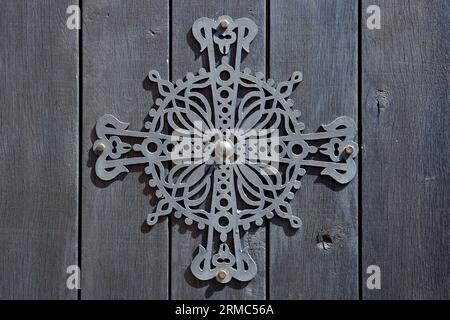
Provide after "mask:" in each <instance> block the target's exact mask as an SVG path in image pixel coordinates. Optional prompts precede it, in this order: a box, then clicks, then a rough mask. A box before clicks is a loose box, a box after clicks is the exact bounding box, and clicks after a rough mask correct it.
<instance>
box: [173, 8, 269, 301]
mask: <svg viewBox="0 0 450 320" xmlns="http://www.w3.org/2000/svg"><path fill="white" fill-rule="evenodd" d="M265 13H266V11H265V1H263V0H257V1H250V0H233V1H231V0H227V1H219V0H213V1H211V0H193V1H182V0H173V3H172V26H173V31H172V34H173V37H172V46H173V52H172V76H173V79H179V78H183V77H184V76H185V75H186V73H187V72H195V71H196V70H198V69H200V68H201V67H207V66H204V65H203V64H202V59H201V57H199V47H198V45H197V43H196V42H195V40H194V38H193V37H192V35H191V27H192V24H193V23H194V21H195V20H197V19H198V18H201V17H209V18H217V17H219V16H221V15H225V14H226V15H229V16H230V17H232V18H233V19H235V18H240V17H248V18H250V19H252V20H253V21H254V22H255V23H256V24H257V26H258V34H257V36H256V38H255V39H254V40H253V42H252V43H251V46H250V54H248V56H247V57H246V59H245V60H244V62H243V66H242V68H245V67H249V68H251V70H252V71H253V72H257V71H261V72H264V71H265ZM172 221H173V228H172V262H171V268H172V272H171V274H172V279H171V288H172V298H173V299H205V298H211V299H264V298H265V235H266V233H265V228H264V227H261V228H259V229H258V230H256V231H254V232H250V233H248V234H247V235H246V236H245V237H244V240H243V242H244V244H245V245H246V246H248V247H249V251H250V254H251V255H252V257H253V258H254V260H255V262H256V263H257V265H258V274H257V276H256V277H255V278H254V279H253V280H252V281H251V282H237V281H235V280H232V281H231V282H230V283H228V284H227V285H221V284H219V283H218V282H217V281H216V280H215V279H213V280H210V281H207V282H204V281H198V280H197V279H196V278H195V277H194V276H193V275H192V273H191V271H190V263H191V261H192V257H193V254H195V253H196V249H197V247H198V245H199V244H200V243H202V241H206V238H204V237H206V233H205V234H203V232H201V233H200V232H198V230H196V227H195V226H193V227H186V226H185V225H184V223H183V222H182V220H179V221H178V220H175V219H173V220H172Z"/></svg>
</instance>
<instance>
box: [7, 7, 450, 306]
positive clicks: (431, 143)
mask: <svg viewBox="0 0 450 320" xmlns="http://www.w3.org/2000/svg"><path fill="white" fill-rule="evenodd" d="M0 5H1V6H0V7H1V10H0V35H1V39H2V45H1V46H0V71H1V72H0V74H1V75H2V79H3V81H2V82H1V83H0V88H1V90H0V92H1V94H0V124H1V125H0V160H1V161H0V177H1V181H0V253H1V254H0V279H1V280H0V299H432V298H433V299H449V298H450V290H449V289H450V288H449V281H448V279H449V276H450V274H449V267H448V266H449V261H450V250H449V245H448V243H449V238H448V230H449V227H450V225H449V221H450V219H449V206H450V189H449V185H450V170H449V169H450V166H449V159H450V145H449V141H450V134H449V124H450V116H449V111H450V110H449V106H450V105H449V97H448V93H449V90H448V87H449V86H448V72H449V70H448V69H449V55H448V52H449V39H450V29H449V28H448V24H449V16H448V12H449V9H450V8H449V3H448V2H446V1H439V0H432V1H430V0H418V1H414V2H412V1H407V0H399V1H389V0H377V1H375V2H372V1H368V0H360V1H357V0H338V1H327V0H284V1H269V0H256V1H255V0H226V1H224V0H220V1H219V0H190V1H184V0H133V1H125V0H79V1H75V0H74V1H68V0H67V1H66V0H42V1H32V0H27V1H12V0H0ZM373 5H376V6H377V8H379V9H380V25H379V28H377V27H376V28H372V27H370V25H371V24H370V23H368V20H370V19H373V14H374V12H375V11H373V10H374V9H373V8H374V7H373ZM70 6H78V7H79V8H80V10H81V16H82V19H81V22H82V23H81V29H79V30H78V29H77V28H75V29H74V28H69V27H68V24H67V20H68V19H69V18H70V17H71V15H72V14H73V13H74V12H76V11H73V8H72V10H69V9H68V8H69V7H70ZM371 6H372V8H371V9H369V10H368V8H369V7H371ZM375 10H376V9H375ZM221 15H229V16H231V17H233V18H239V17H248V18H250V19H252V20H253V21H254V22H255V23H256V24H257V26H258V30H259V32H258V34H257V36H256V38H255V40H254V41H253V42H252V46H251V51H250V54H249V55H248V56H247V57H246V58H245V60H244V62H243V64H244V65H245V66H248V67H249V68H251V69H252V71H254V72H257V71H260V72H263V73H264V74H265V76H266V78H269V77H270V78H272V79H274V80H275V81H276V82H279V81H282V80H285V79H287V78H288V77H289V76H290V74H291V73H292V72H293V71H295V70H301V71H302V72H303V82H302V84H301V85H299V86H298V87H297V88H296V90H295V91H294V92H293V94H292V96H291V97H292V99H293V100H294V101H295V104H294V108H295V109H298V110H300V111H301V114H302V121H303V122H304V123H305V124H306V128H307V129H306V130H309V132H315V131H316V130H317V129H319V127H320V126H321V125H322V124H324V123H329V122H331V121H332V120H334V119H335V118H336V117H338V116H341V115H346V116H349V117H352V118H353V119H355V120H356V121H357V123H358V137H357V140H358V143H359V146H360V152H359V155H358V158H357V159H358V174H357V177H356V178H355V179H354V180H353V181H352V182H350V183H349V184H348V185H345V186H341V185H337V184H336V183H335V182H334V181H332V180H329V179H327V178H324V177H321V176H319V171H314V170H311V171H308V173H309V174H308V175H307V176H305V177H304V178H303V182H302V188H301V190H299V191H298V192H297V193H296V196H295V198H294V200H293V201H292V202H291V205H292V208H293V210H294V213H295V214H296V215H298V216H300V217H301V218H302V221H303V227H302V228H301V229H300V230H298V231H295V230H292V229H291V228H290V227H289V224H288V223H286V221H282V220H277V219H274V220H272V221H271V222H270V223H267V222H266V223H265V224H264V225H263V226H261V227H260V228H258V229H254V230H250V232H248V233H247V234H246V235H245V236H244V238H243V242H244V243H245V244H246V245H247V246H248V247H249V250H250V251H251V254H252V256H253V257H254V259H255V261H256V263H257V265H258V273H257V275H256V277H255V278H254V279H253V280H252V281H250V282H246V283H242V282H237V281H232V282H230V283H229V284H227V285H222V284H219V283H217V282H216V281H215V280H211V281H206V282H203V281H199V280H197V279H196V278H195V277H194V276H193V275H192V274H191V272H190V270H189V265H190V261H191V259H192V254H193V253H194V251H195V249H196V248H197V247H198V245H199V244H200V243H202V241H205V239H204V234H203V232H201V231H198V230H196V228H195V227H192V226H185V225H184V224H183V223H182V222H180V221H178V220H176V219H174V218H173V217H166V218H162V219H160V221H159V223H158V224H156V225H155V226H153V227H149V226H148V225H147V224H146V223H145V219H146V216H147V213H149V212H151V211H152V210H154V208H155V206H156V197H155V194H154V190H153V189H152V188H150V187H148V184H147V178H146V175H145V174H144V170H143V166H141V167H139V166H138V167H136V168H134V169H133V170H132V172H130V173H129V174H127V175H126V176H125V175H121V176H119V177H118V178H116V179H114V180H113V181H111V182H103V181H101V180H99V179H98V178H97V177H96V175H95V172H94V169H93V166H94V164H95V160H96V155H95V154H94V153H93V151H92V144H93V142H94V141H95V139H96V135H95V130H94V129H95V123H96V120H97V119H98V118H99V117H100V116H101V115H103V114H106V113H110V114H113V115H115V116H117V117H118V118H120V119H122V120H124V121H127V122H129V123H130V127H132V128H133V129H136V130H139V129H141V128H142V127H143V126H144V121H145V119H146V116H147V114H148V111H149V109H150V108H151V106H152V105H153V104H154V103H155V100H156V98H158V94H157V92H156V90H155V88H154V86H152V84H151V83H150V82H149V80H148V78H147V74H148V71H149V70H151V69H155V70H158V71H159V72H160V74H161V76H162V77H163V78H166V79H170V80H172V81H175V80H176V79H179V78H183V77H184V76H185V75H186V73H188V72H192V71H196V70H198V69H199V68H201V67H202V66H204V65H203V60H202V58H201V57H200V56H199V53H198V48H197V47H196V44H195V40H194V39H193V37H192V35H191V27H192V24H193V22H194V21H195V20H196V19H198V18H200V17H210V18H216V17H219V16H221ZM372 22H373V21H372ZM70 266H79V267H80V268H81V289H79V290H77V289H74V290H71V289H70V288H68V286H67V280H68V277H69V276H70V272H69V273H68V268H69V267H70ZM373 266H375V267H379V270H380V275H381V282H380V283H381V288H380V289H377V288H371V287H370V285H369V286H368V280H369V282H370V281H371V280H370V276H371V274H372V273H371V272H372V271H371V270H374V269H373ZM368 270H369V272H368Z"/></svg>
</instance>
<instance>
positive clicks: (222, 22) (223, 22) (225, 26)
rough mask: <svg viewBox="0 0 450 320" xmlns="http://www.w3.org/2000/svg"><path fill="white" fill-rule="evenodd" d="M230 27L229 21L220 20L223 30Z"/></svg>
mask: <svg viewBox="0 0 450 320" xmlns="http://www.w3.org/2000/svg"><path fill="white" fill-rule="evenodd" d="M229 25H230V21H228V20H227V19H222V20H220V26H221V27H222V28H223V29H226V28H228V26H229Z"/></svg>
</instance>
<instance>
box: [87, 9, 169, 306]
mask: <svg viewBox="0 0 450 320" xmlns="http://www.w3.org/2000/svg"><path fill="white" fill-rule="evenodd" d="M83 5H84V7H83V48H82V53H83V151H82V152H83V194H82V204H83V205H82V227H83V229H82V231H83V234H82V272H83V277H82V299H167V298H168V284H169V280H168V252H169V251H168V250H169V249H168V221H167V219H162V221H160V222H159V223H158V224H156V225H155V226H154V227H153V228H149V227H148V226H147V225H146V224H145V219H146V217H147V214H148V213H149V212H150V211H151V210H154V201H153V200H152V199H153V198H152V197H154V195H153V194H154V193H153V192H152V190H150V189H149V187H148V176H146V175H144V166H141V167H138V168H133V169H132V172H130V173H129V174H128V175H127V176H121V177H118V178H117V179H115V181H113V182H110V183H105V182H101V181H100V180H99V179H97V178H96V176H95V172H94V171H93V165H94V163H95V156H94V155H93V153H92V151H91V147H92V143H93V141H94V140H95V139H96V137H95V132H94V131H93V130H94V127H95V122H96V120H97V119H98V118H99V117H100V116H102V115H103V114H106V113H110V114H112V115H114V116H116V117H117V118H118V119H120V120H121V121H124V122H128V123H130V127H129V128H130V129H133V130H140V129H142V128H143V125H144V120H145V118H146V116H147V114H148V111H149V110H150V108H151V107H152V106H153V104H154V99H156V97H154V95H153V93H152V90H153V89H154V87H153V86H152V85H151V84H150V83H149V80H148V79H147V74H148V71H149V70H151V69H156V70H159V72H160V73H161V76H163V77H167V76H168V50H169V49H168V48H169V41H168V35H169V30H168V1H166V0H156V1H145V0H136V1H119V0H115V1H109V0H98V1H92V0H89V1H84V2H83Z"/></svg>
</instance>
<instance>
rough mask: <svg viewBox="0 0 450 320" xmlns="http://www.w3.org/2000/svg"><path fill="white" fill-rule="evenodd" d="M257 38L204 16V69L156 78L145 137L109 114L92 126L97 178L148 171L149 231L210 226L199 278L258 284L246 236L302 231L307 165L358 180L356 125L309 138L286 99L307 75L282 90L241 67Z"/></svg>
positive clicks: (236, 24) (199, 26) (238, 25)
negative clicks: (152, 200) (171, 220)
mask: <svg viewBox="0 0 450 320" xmlns="http://www.w3.org/2000/svg"><path fill="white" fill-rule="evenodd" d="M224 21H226V23H223V22H224ZM257 31H258V29H257V26H256V25H255V23H254V22H253V21H252V20H250V19H248V18H240V19H237V20H233V19H231V17H229V16H222V17H219V18H218V19H216V20H213V19H209V18H200V19H198V20H197V21H195V23H194V25H193V27H192V33H193V35H194V37H195V39H196V40H197V41H198V43H199V44H200V51H202V52H203V51H206V54H207V57H208V69H205V68H201V69H200V70H199V71H198V73H196V74H194V73H188V74H187V75H186V77H185V79H184V80H177V81H175V83H171V82H169V81H167V80H164V79H162V78H161V76H160V75H159V73H158V72H157V71H154V70H152V71H150V72H149V75H148V77H149V79H150V80H151V81H152V82H154V83H156V84H157V86H158V91H159V94H160V98H158V99H157V100H156V102H155V106H154V107H153V108H152V109H151V110H150V112H149V116H150V120H149V121H148V122H146V123H145V130H144V131H132V130H128V126H129V124H128V123H124V122H121V121H119V120H118V119H117V118H115V117H114V116H112V115H109V114H107V115H104V116H103V117H101V118H100V119H98V121H97V125H96V133H97V136H98V140H97V141H95V143H94V146H93V148H94V150H97V151H99V150H100V152H98V153H99V157H98V159H97V161H96V164H95V172H96V174H97V176H98V177H99V178H100V179H102V180H112V179H114V178H115V177H117V176H118V175H119V174H121V173H124V172H125V173H126V172H128V167H129V166H132V165H137V164H145V165H146V167H145V173H146V174H147V175H149V177H150V178H149V182H148V183H149V185H150V186H151V187H154V188H156V196H157V197H158V198H159V201H158V204H157V207H156V209H155V211H154V212H152V213H150V214H149V215H148V217H147V223H148V224H149V225H153V224H155V223H156V222H157V221H158V218H159V217H161V216H164V215H168V214H171V213H174V216H175V217H176V218H183V219H184V221H185V223H186V224H187V225H192V224H196V226H197V228H198V229H200V230H203V229H207V239H206V246H203V245H200V246H199V250H198V253H197V254H196V256H195V257H194V259H193V261H192V263H191V271H192V273H193V274H194V275H195V277H197V278H198V279H200V280H208V279H212V278H214V277H216V278H217V279H218V281H220V282H223V283H225V282H228V281H230V280H231V279H232V278H234V279H237V280H239V281H249V280H251V279H253V278H254V277H255V275H256V272H257V266H256V263H255V261H254V260H253V258H252V257H251V256H250V254H249V250H248V248H243V247H242V244H241V240H240V232H241V231H245V230H248V229H249V228H250V226H251V225H252V224H254V225H256V226H261V225H262V224H263V222H264V218H267V219H270V218H272V217H273V216H274V215H278V216H280V217H281V218H284V219H287V220H289V223H290V225H291V226H292V227H293V228H299V227H301V225H302V222H301V219H300V218H299V217H298V216H296V215H294V214H293V212H292V209H291V206H290V205H289V201H290V200H292V199H293V198H294V192H295V191H296V190H298V189H300V186H301V182H300V179H301V177H302V176H303V175H305V173H306V170H305V167H319V168H322V171H321V174H322V175H326V176H329V177H331V178H332V179H334V180H335V181H337V182H338V183H341V184H344V183H348V182H349V181H351V180H352V179H353V178H354V176H355V174H356V163H355V161H354V158H355V157H356V156H357V153H358V145H357V143H356V142H354V141H353V139H354V137H355V135H356V131H357V128H356V124H355V122H354V121H353V120H352V119H351V118H348V117H339V118H337V119H335V120H334V121H332V122H331V123H330V124H328V125H323V126H322V128H323V130H322V131H320V132H315V133H303V130H304V127H305V126H304V124H303V123H302V122H300V120H299V118H300V112H299V111H298V110H295V109H293V105H294V102H293V101H292V100H291V99H289V96H290V94H291V93H292V90H293V89H294V86H295V85H297V84H298V83H300V82H301V81H302V78H303V75H302V73H301V72H298V71H295V72H293V73H292V76H291V78H290V79H289V80H287V81H283V82H280V83H278V84H276V83H275V82H274V81H273V80H272V79H268V80H266V79H265V77H264V75H263V74H262V73H260V72H257V73H256V74H253V73H252V72H251V70H250V69H249V68H244V69H243V70H241V60H242V56H243V53H244V51H245V52H249V51H250V43H251V42H252V40H253V39H254V38H255V36H256V34H257ZM215 234H217V235H218V239H216V238H215ZM216 240H218V241H216Z"/></svg>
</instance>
